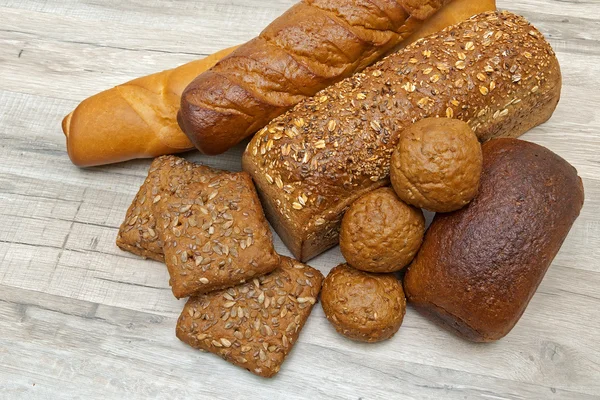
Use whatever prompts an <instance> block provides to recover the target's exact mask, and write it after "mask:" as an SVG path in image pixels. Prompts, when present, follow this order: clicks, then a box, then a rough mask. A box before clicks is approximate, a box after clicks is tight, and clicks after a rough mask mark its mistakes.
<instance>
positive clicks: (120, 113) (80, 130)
mask: <svg viewBox="0 0 600 400" xmlns="http://www.w3.org/2000/svg"><path fill="white" fill-rule="evenodd" d="M234 49H235V47H231V48H228V49H224V50H221V51H219V52H217V53H215V54H211V55H210V56H208V57H206V58H203V59H201V60H196V61H192V62H189V63H187V64H184V65H181V66H179V67H177V68H174V69H169V70H166V71H162V72H158V73H156V74H152V75H148V76H144V77H142V78H137V79H134V80H132V81H130V82H127V83H124V84H122V85H119V86H116V87H114V88H112V89H109V90H105V91H104V92H101V93H98V94H96V95H94V96H92V97H89V98H87V99H86V100H84V101H83V102H81V103H80V104H79V105H78V106H77V108H75V110H73V111H72V112H71V113H70V114H69V115H67V116H66V117H65V118H64V119H63V122H62V129H63V132H64V134H65V136H66V139H67V152H68V153H69V157H70V158H71V161H72V162H73V164H75V165H77V166H80V167H90V166H94V165H101V164H109V163H115V162H120V161H126V160H131V159H133V158H145V157H157V156H160V155H164V154H172V153H179V152H182V151H187V150H191V149H193V148H194V146H193V145H192V143H190V141H189V140H188V138H187V137H186V136H185V135H184V134H183V132H182V131H181V129H179V126H178V125H177V120H176V114H177V110H178V109H179V101H180V98H181V93H182V92H183V89H185V87H186V86H187V85H188V84H189V83H190V82H191V81H192V80H193V79H194V78H195V77H196V76H197V75H198V74H200V73H202V72H203V71H206V70H207V69H209V68H210V67H212V66H213V65H215V64H216V63H217V61H219V60H220V59H221V58H223V57H225V56H227V55H228V54H229V53H231V52H232V51H233V50H234Z"/></svg>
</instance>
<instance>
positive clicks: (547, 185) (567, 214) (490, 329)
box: [404, 139, 584, 342]
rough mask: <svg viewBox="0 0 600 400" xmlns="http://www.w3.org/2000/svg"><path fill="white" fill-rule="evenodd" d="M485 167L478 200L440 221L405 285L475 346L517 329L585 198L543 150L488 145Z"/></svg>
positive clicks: (561, 163) (574, 179)
mask: <svg viewBox="0 0 600 400" xmlns="http://www.w3.org/2000/svg"><path fill="white" fill-rule="evenodd" d="M483 163H484V166H483V175H482V178H481V187H480V189H479V194H478V195H477V196H476V197H475V199H474V200H473V202H471V203H470V204H469V205H468V206H466V207H465V208H463V209H461V210H459V211H456V212H453V213H449V214H437V215H436V216H435V218H434V220H433V223H432V224H431V227H430V228H429V230H428V231H427V235H426V237H425V241H424V243H423V246H422V247H421V250H420V251H419V253H418V254H417V257H416V259H415V261H414V262H413V264H411V266H410V267H409V269H408V272H407V274H406V276H405V278H404V288H405V290H406V293H407V296H408V299H409V301H410V302H412V305H413V306H415V307H416V308H417V309H418V310H419V311H420V312H422V313H423V314H425V315H427V316H429V317H431V318H433V319H434V320H435V321H436V322H438V323H440V324H441V325H443V326H445V327H446V328H448V329H450V330H452V331H455V332H456V333H458V334H459V335H460V336H462V337H464V338H466V339H469V340H473V341H476V342H489V341H493V340H498V339H500V338H502V337H503V336H505V335H506V334H507V333H508V332H509V331H510V330H511V329H512V328H513V327H514V326H515V324H516V323H517V321H518V320H519V318H520V317H521V315H522V314H523V312H524V311H525V308H526V307H527V304H528V303H529V300H530V299H531V297H532V296H533V294H534V293H535V291H536V289H537V287H538V285H539V284H540V282H541V280H542V278H543V277H544V274H545V273H546V270H547V269H548V267H549V266H550V263H551V262H552V260H553V259H554V256H556V253H558V250H559V249H560V246H561V245H562V243H563V241H564V239H565V237H566V236H567V233H568V232H569V229H570V228H571V225H573V222H574V221H575V219H576V218H577V216H578V215H579V211H580V210H581V207H582V206H583V197H584V196H583V186H582V183H581V179H580V178H579V177H578V176H577V171H576V170H575V168H573V167H572V166H571V165H570V164H569V163H568V162H566V161H565V160H563V159H562V158H560V157H559V156H557V155H556V154H554V153H552V152H551V151H550V150H548V149H546V148H544V147H542V146H539V145H536V144H533V143H529V142H524V141H521V140H517V139H497V140H491V141H489V142H487V143H485V144H484V145H483ZM548 328H549V329H551V327H550V326H549V327H548Z"/></svg>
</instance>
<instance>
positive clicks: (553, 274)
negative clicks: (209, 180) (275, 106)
mask: <svg viewBox="0 0 600 400" xmlns="http://www.w3.org/2000/svg"><path fill="white" fill-rule="evenodd" d="M293 2H294V1H293V0H275V1H269V2H265V1H259V0H246V1H241V0H179V1H177V2H175V1H172V0H148V1H141V0H127V1H116V0H103V1H96V0H64V1H59V0H44V1H25V0H0V21H1V23H0V78H1V79H0V215H1V217H2V223H1V224H0V321H2V323H0V393H1V394H0V398H10V399H32V398H40V399H47V398H52V399H54V398H102V399H105V398H128V399H137V398H139V399H146V398H161V399H163V398H172V399H182V398H192V397H194V398H211V399H213V398H214V399H220V398H223V399H225V398H226V399H236V398H269V399H279V398H281V399H295V398H331V399H352V398H354V399H358V398H363V399H375V398H407V399H426V398H431V399H439V398H444V399H459V398H460V399H464V398H493V399H532V398H539V399H559V398H560V399H594V398H596V399H597V398H600V397H599V395H600V352H599V351H598V344H597V338H598V336H599V335H600V289H598V288H599V287H600V213H598V210H599V209H600V161H599V160H600V159H599V158H598V154H600V114H598V112H597V107H598V104H600V92H599V91H598V90H597V87H598V86H600V3H598V2H597V1H593V0H589V1H584V0H562V1H559V0H516V1H510V2H509V1H507V0H499V1H498V3H499V7H501V8H507V9H510V10H511V11H514V12H517V13H522V14H523V15H525V16H526V17H528V18H529V19H530V20H531V21H532V22H533V23H534V24H535V25H536V26H537V27H538V28H539V29H540V30H541V31H542V32H544V33H545V34H546V35H547V37H548V39H549V40H550V42H551V44H552V45H553V47H554V48H555V49H556V51H557V54H558V57H559V59H560V61H561V66H562V70H563V74H564V88H563V93H562V100H561V103H560V104H559V107H558V109H557V111H556V113H555V115H554V116H553V118H552V119H551V120H550V121H549V122H548V123H546V124H545V125H543V126H541V127H538V128H536V129H534V130H533V131H531V132H529V133H527V134H526V135H525V136H524V139H527V140H531V141H533V142H536V143H539V144H542V145H544V146H547V147H549V148H550V149H551V150H553V151H555V152H556V153H558V154H560V155H561V156H563V157H564V158H566V159H567V160H568V161H569V162H571V163H572V164H573V165H575V166H576V167H577V169H578V170H579V173H580V175H581V176H582V178H583V179H584V185H585V192H586V203H585V205H584V208H583V210H582V214H581V216H580V218H579V219H578V220H577V222H576V224H575V226H574V227H573V229H572V231H571V233H570V235H569V237H568V238H567V240H566V241H565V244H564V245H563V247H562V249H561V251H560V253H559V255H558V256H557V257H556V259H555V261H554V263H553V265H552V267H551V268H550V270H549V272H548V274H547V275H546V278H545V279H544V281H543V282H542V284H541V286H540V288H539V290H538V292H537V294H536V295H535V296H534V298H533V300H532V302H531V304H530V306H529V307H528V309H527V311H526V312H525V315H524V316H523V318H522V319H521V321H520V322H519V323H518V324H517V326H516V328H515V329H514V330H513V331H512V332H511V334H510V335H509V336H507V337H506V338H505V339H503V340H501V341H499V342H497V343H494V344H490V345H476V344H471V343H467V342H465V341H462V340H460V339H458V338H456V337H454V336H452V335H450V334H448V333H447V332H446V331H444V330H441V329H439V328H438V327H436V326H435V325H432V324H431V323H430V322H428V321H427V320H425V319H423V318H422V317H421V316H419V315H418V314H416V313H415V312H413V310H411V309H409V310H408V313H407V316H406V318H405V322H404V325H403V326H402V328H401V330H400V332H399V333H398V335H397V336H395V337H394V338H393V339H392V340H390V341H387V342H385V343H381V344H377V345H366V344H358V343H354V342H351V341H348V340H346V339H344V338H342V337H340V336H339V335H337V334H336V332H335V331H334V329H333V328H332V327H331V326H330V325H329V323H328V322H327V321H326V319H325V317H324V315H323V312H322V310H321V308H320V307H319V306H317V307H315V310H314V311H313V314H312V315H311V318H310V319H309V322H308V324H307V326H306V327H305V329H304V330H303V333H302V334H301V336H300V340H299V343H298V344H297V346H296V348H295V350H294V351H293V352H292V354H291V355H290V357H289V359H288V360H287V361H286V363H285V364H284V365H283V368H282V370H281V372H280V374H279V375H278V376H277V377H276V378H275V379H273V380H268V381H267V380H263V379H260V378H257V377H254V376H252V375H251V374H248V373H246V372H244V371H242V370H239V369H238V368H236V367H233V366H231V365H229V364H228V363H226V362H224V361H222V360H220V359H219V358H218V357H214V356H212V355H209V354H204V353H201V352H197V351H194V350H192V349H191V348H188V347H187V346H185V345H184V344H182V343H180V342H179V341H178V340H177V339H176V337H175V334H174V330H175V320H176V318H177V316H178V314H179V312H180V310H181V308H182V307H183V302H182V301H178V300H176V299H174V298H173V296H172V295H171V292H170V289H169V286H168V274H167V271H166V268H165V267H164V265H161V264H159V263H156V262H153V261H148V260H141V259H138V258H136V257H134V256H132V255H130V254H128V253H124V252H122V251H120V250H119V249H118V248H116V246H115V245H114V240H115V236H116V232H117V229H118V226H119V224H120V223H121V220H122V218H123V216H124V214H125V210H126V209H127V207H128V205H129V203H130V202H131V199H132V198H133V196H134V195H135V192H136V191H137V189H138V187H139V185H140V184H141V183H142V181H143V179H144V177H145V175H146V172H147V168H148V165H149V163H150V161H149V160H137V161H131V162H127V163H123V164H118V165H111V166H104V167H98V168H94V169H88V170H82V169H78V168H76V167H74V166H73V165H72V164H71V163H70V161H69V159H68V157H67V155H66V152H65V149H64V137H63V135H62V132H61V131H60V121H61V119H62V117H63V116H64V115H65V114H67V113H68V112H70V111H71V110H72V109H73V108H74V107H75V106H76V105H77V103H78V102H79V101H81V100H82V99H83V98H85V97H87V96H90V95H92V94H94V93H96V92H97V91H100V90H103V89H106V88H108V87H110V86H112V85H116V84H119V83H122V82H123V81H126V80H128V79H132V78H135V77H138V76H141V75H145V74H149V73H152V72H155V71H158V70H161V69H166V68H172V67H174V66H176V65H179V64H182V63H184V62H187V61H190V60H193V59H195V58H198V57H201V56H202V55H205V54H209V53H212V52H215V51H217V50H219V49H221V48H224V47H228V46H231V45H235V44H238V43H241V42H243V41H245V40H248V39H250V38H252V37H253V36H254V35H256V34H257V33H258V32H260V30H261V29H262V28H263V27H264V26H266V25H267V24H268V23H269V22H270V21H271V20H272V19H274V18H276V17H277V16H278V15H280V14H281V13H282V12H283V11H285V10H286V9H287V8H288V7H289V6H290V5H291V4H293ZM243 148H244V145H243V144H242V145H240V146H238V147H236V148H235V149H233V150H232V151H230V152H228V153H226V154H224V155H223V156H222V157H218V158H208V157H205V156H202V155H200V154H197V153H189V154H186V155H185V156H186V158H188V159H191V160H194V161H201V162H205V163H207V164H209V165H212V166H214V167H218V168H227V169H232V170H239V169H240V155H241V153H242V151H243ZM276 248H277V250H278V251H279V252H281V253H282V254H286V255H289V252H288V251H287V249H285V247H284V246H283V245H282V243H281V241H280V240H279V239H276ZM341 260H342V257H341V255H340V253H339V250H338V249H333V250H331V251H329V252H327V253H325V254H323V255H322V256H320V257H319V258H317V259H315V260H313V261H312V262H311V265H313V266H314V267H316V268H318V269H320V270H321V271H322V272H324V273H327V272H328V271H329V269H330V268H332V267H333V266H335V265H337V264H338V263H339V262H341Z"/></svg>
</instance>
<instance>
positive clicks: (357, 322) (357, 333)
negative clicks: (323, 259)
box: [321, 264, 406, 343]
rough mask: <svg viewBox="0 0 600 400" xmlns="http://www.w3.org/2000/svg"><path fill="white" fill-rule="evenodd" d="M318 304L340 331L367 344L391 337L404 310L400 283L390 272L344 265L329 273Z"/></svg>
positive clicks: (400, 323)
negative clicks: (371, 271) (382, 272)
mask: <svg viewBox="0 0 600 400" xmlns="http://www.w3.org/2000/svg"><path fill="white" fill-rule="evenodd" d="M321 304H322V305H323V311H325V315H326V316H327V319H328V320H329V322H331V323H332V324H333V326H334V327H335V329H336V330H337V331H338V332H339V333H340V334H342V335H344V336H346V337H347V338H349V339H353V340H358V341H361V342H369V343H373V342H380V341H382V340H386V339H389V338H391V337H392V336H394V334H395V333H396V332H398V329H400V325H402V320H403V319H404V314H405V313H406V297H405V296H404V291H403V290H402V284H401V283H400V281H399V280H398V279H397V278H396V277H395V276H394V275H393V274H372V273H369V272H363V271H359V270H357V269H355V268H352V267H351V266H349V265H348V264H342V265H338V266H337V267H335V268H333V269H332V270H331V272H329V275H327V278H325V281H324V282H323V289H322V290H321Z"/></svg>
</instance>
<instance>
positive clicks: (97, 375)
mask: <svg viewBox="0 0 600 400" xmlns="http://www.w3.org/2000/svg"><path fill="white" fill-rule="evenodd" d="M1 289H2V290H0V316H2V319H3V320H4V321H9V322H10V324H2V325H1V326H0V338H1V339H0V354H1V355H2V356H1V358H0V373H2V374H3V376H9V377H11V378H15V379H14V380H13V379H11V380H10V381H0V389H1V390H3V393H10V394H14V395H15V397H16V396H20V397H16V398H25V397H26V396H29V397H30V396H31V395H35V396H36V397H39V398H43V397H53V396H57V395H58V396H59V397H61V398H64V397H70V396H71V395H77V396H84V395H85V396H91V397H92V398H95V397H101V396H102V397H104V396H108V397H122V396H127V398H144V397H150V396H151V397H168V398H187V397H190V396H194V397H202V396H210V397H211V398H232V397H233V398H235V397H236V396H239V395H240V394H242V393H243V394H244V395H245V397H246V396H247V397H249V398H252V397H256V396H260V397H266V398H283V397H285V398H307V397H308V398H310V397H315V396H316V397H320V396H323V395H324V394H325V393H328V394H330V395H328V398H333V399H345V398H349V397H352V398H357V397H359V398H360V397H362V398H378V397H386V396H389V395H390V394H393V395H394V396H399V397H400V396H405V397H404V398H420V399H421V398H431V399H433V398H439V396H440V395H442V396H443V397H444V398H448V399H458V398H464V397H478V398H485V397H490V396H492V397H494V398H522V399H525V398H533V397H537V398H541V397H544V398H569V397H570V398H575V397H577V398H580V399H592V398H594V396H592V395H589V394H587V395H586V394H585V393H581V392H574V391H570V390H568V389H562V388H560V387H555V386H546V385H540V384H530V383H524V382H519V381H518V380H512V379H509V380H506V379H502V378H498V377H493V376H488V375H485V374H480V373H473V374H465V373H461V371H459V370H456V369H451V368H450V369H447V368H444V367H440V366H438V365H434V366H430V365H428V364H427V363H417V362H411V361H405V360H404V359H403V357H402V355H399V354H398V353H397V352H390V350H393V349H395V348H396V347H398V344H399V343H393V342H387V343H384V344H381V345H375V346H373V345H371V346H369V345H357V344H355V343H353V342H350V341H345V343H344V345H343V346H342V347H341V348H339V349H335V348H331V346H329V345H328V344H327V343H325V344H326V345H324V343H323V342H322V341H321V340H319V341H317V340H316V339H326V338H327V337H328V336H329V335H328V329H330V330H331V328H330V327H329V325H324V324H327V322H326V321H325V320H324V318H322V317H320V318H315V317H316V315H315V316H313V317H312V318H311V319H310V321H309V323H308V324H307V325H306V327H305V330H304V331H303V333H302V335H301V336H300V340H299V342H298V343H297V345H296V347H295V349H294V351H293V352H292V354H291V355H290V357H289V359H288V360H287V361H286V363H285V364H284V367H283V368H282V371H281V373H280V374H279V375H278V377H277V378H276V379H273V380H264V379H260V378H257V377H255V376H252V375H250V374H239V373H238V372H239V371H238V370H236V369H235V368H236V367H233V366H231V365H230V364H228V363H226V362H224V361H222V360H220V359H219V358H218V357H216V356H213V355H211V354H205V353H201V352H198V351H194V350H191V349H189V348H188V347H187V346H185V345H184V344H182V343H180V342H179V341H178V340H177V339H176V338H175V337H174V335H173V334H172V327H173V325H174V323H175V320H174V319H172V318H165V317H160V316H156V315H153V314H148V313H140V312H132V311H129V310H125V309H122V308H117V307H110V306H104V305H100V304H94V303H89V302H83V301H77V300H72V299H67V298H62V297H58V296H52V295H39V294H36V293H32V292H24V291H22V290H17V289H14V288H10V287H1ZM24 294H25V295H26V296H25V297H24V296H23V295H24ZM323 332H325V335H323ZM24 333H25V334H24ZM329 333H331V334H332V337H333V335H335V333H332V332H329ZM323 336H324V337H323ZM411 336H413V337H414V336H416V335H414V334H411ZM335 338H336V339H337V340H338V341H339V340H341V339H339V337H337V336H336V337H335ZM396 339H397V340H396V342H400V339H401V338H400V337H397V338H396ZM7 340H8V341H10V342H9V343H10V346H6V345H5V344H6V343H7ZM460 344H464V343H463V342H460ZM367 346H369V351H372V350H373V349H374V348H375V350H376V352H377V356H378V357H361V354H363V353H364V351H365V347H367ZM470 346H471V347H476V345H470ZM549 346H551V347H549V348H548V345H546V347H544V348H542V350H543V349H545V351H546V353H542V354H540V355H539V356H540V359H539V360H536V361H535V362H530V363H531V364H532V365H537V367H542V370H543V372H546V371H545V368H544V367H543V366H544V365H545V363H547V362H550V361H551V358H552V357H555V358H556V357H558V355H559V354H561V353H559V352H560V351H561V349H560V348H558V347H552V346H553V345H549ZM400 347H402V348H407V347H411V346H409V345H408V344H406V345H404V346H400ZM469 350H471V351H473V349H469ZM555 351H556V354H555V353H554V352H555ZM541 357H546V358H547V360H546V359H542V358H541ZM523 359H524V360H527V361H528V360H529V358H528V357H526V356H525V357H523ZM40 360H41V362H40ZM358 360H360V361H359V362H357V361H358ZM382 361H383V362H382ZM511 361H514V360H511ZM175 365H176V370H173V367H174V366H175ZM308 365H310V366H311V368H304V367H303V366H308ZM330 365H336V369H335V372H336V373H328V374H323V373H322V371H323V370H325V368H327V366H330ZM535 368H536V367H532V368H531V369H532V370H534V369H535ZM202 371H210V372H211V373H210V374H208V375H205V378H204V379H197V377H198V373H202ZM23 372H26V373H27V376H26V377H25V376H24V375H23V374H22V373H23ZM480 372H481V371H480ZM232 375H235V376H236V378H235V379H224V378H223V377H230V376H232ZM356 376H360V377H361V385H360V386H358V387H357V386H356V385H354V384H353V383H354V382H355V380H356ZM382 378H384V379H382ZM9 382H10V383H9ZM316 382H319V384H315V383H316ZM57 383H59V384H58V385H57ZM558 383H560V382H558ZM34 384H35V386H34ZM596 388H597V387H590V388H589V389H592V390H594V389H596ZM59 390H60V391H59ZM295 396H297V397H295ZM15 397H11V398H15Z"/></svg>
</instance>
